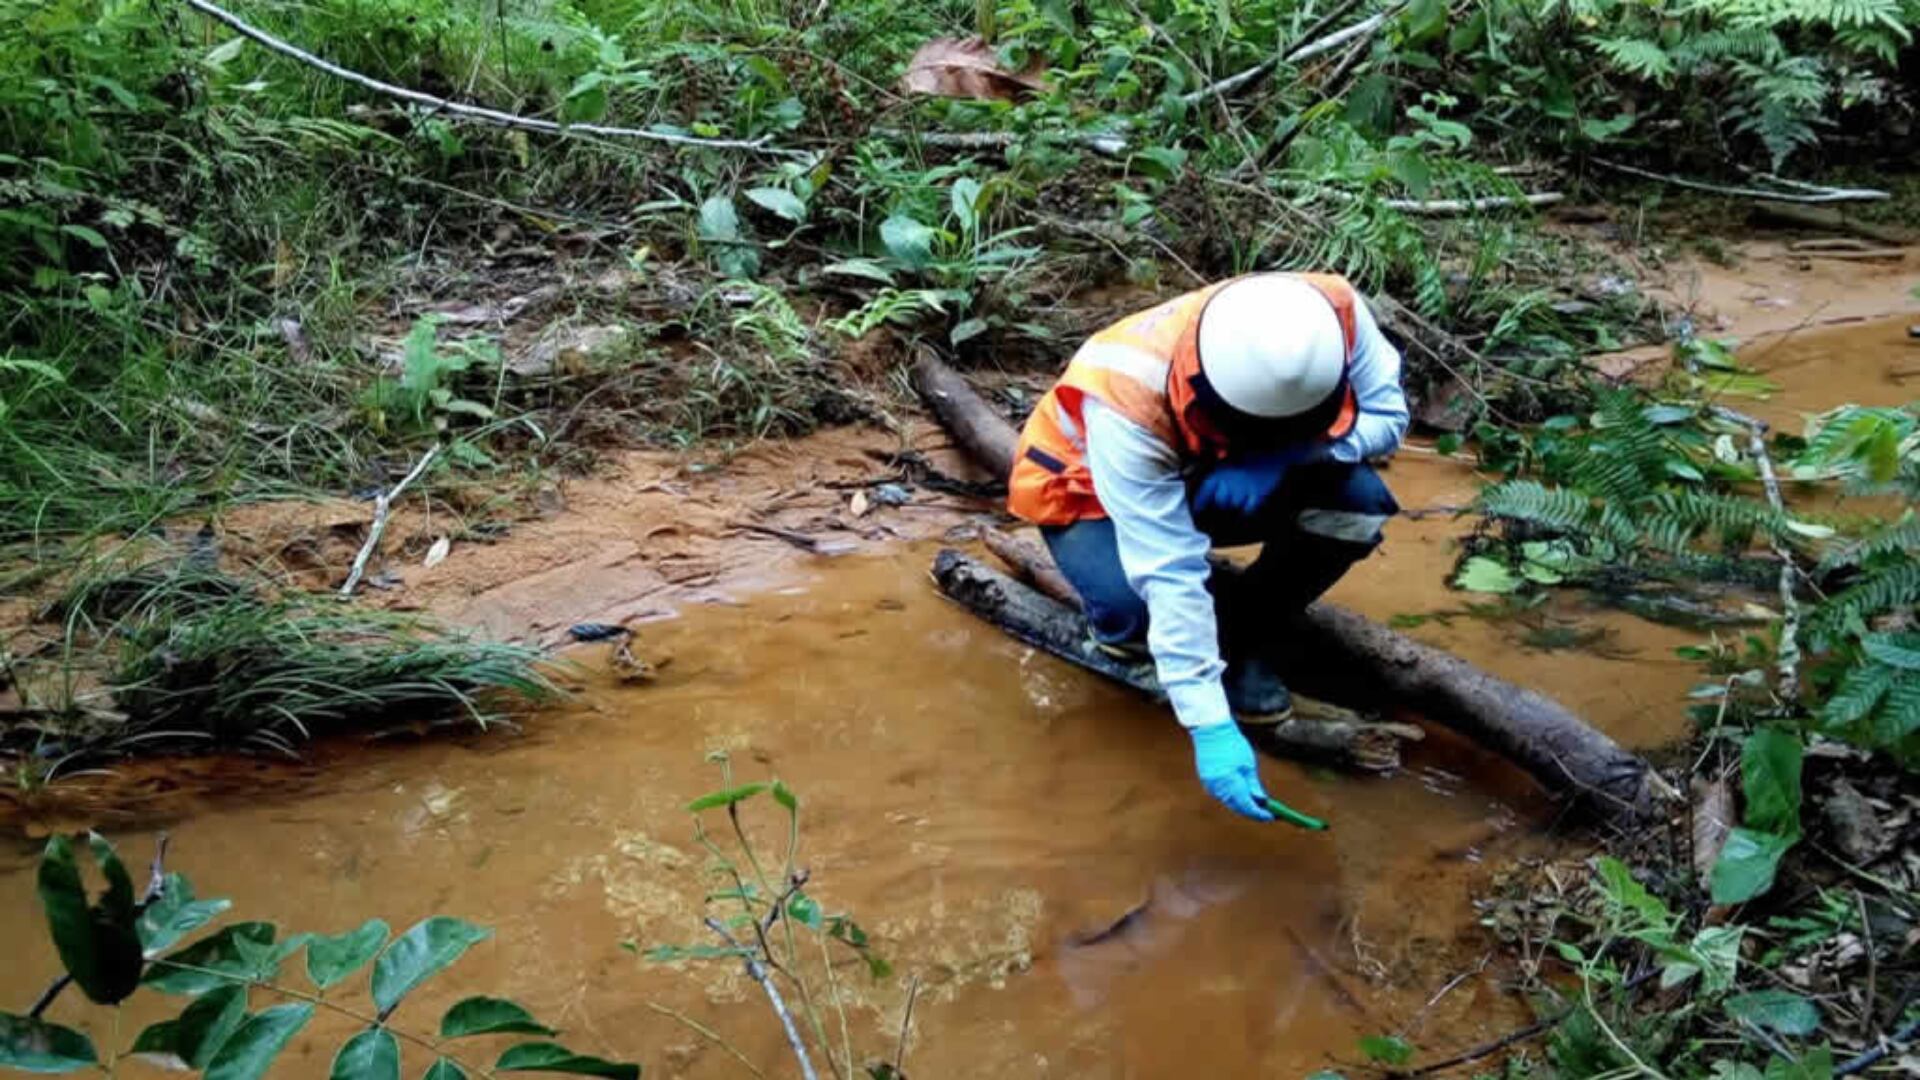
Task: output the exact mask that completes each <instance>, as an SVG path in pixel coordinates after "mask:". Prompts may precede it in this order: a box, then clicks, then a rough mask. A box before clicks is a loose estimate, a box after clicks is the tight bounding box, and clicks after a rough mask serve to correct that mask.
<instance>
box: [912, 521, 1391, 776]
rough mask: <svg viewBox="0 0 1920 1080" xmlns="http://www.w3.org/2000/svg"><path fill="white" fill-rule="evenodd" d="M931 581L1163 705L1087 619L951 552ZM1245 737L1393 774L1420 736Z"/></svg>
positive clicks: (1331, 727) (995, 620)
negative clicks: (1096, 639) (1099, 643)
mask: <svg viewBox="0 0 1920 1080" xmlns="http://www.w3.org/2000/svg"><path fill="white" fill-rule="evenodd" d="M1056 573H1057V571H1056ZM933 579H934V582H935V584H937V585H938V586H939V588H940V591H941V592H942V593H944V594H946V596H947V598H948V599H950V600H953V601H954V602H955V603H958V604H959V605H960V606H961V607H964V608H966V609H967V610H968V611H971V612H973V613H974V614H975V615H978V616H979V617H980V618H982V619H985V620H986V621H987V622H989V623H992V624H993V625H994V626H997V627H999V628H1000V629H1001V630H1003V631H1005V632H1006V633H1007V634H1008V635H1009V636H1011V637H1013V638H1015V639H1017V640H1020V641H1024V642H1026V643H1027V644H1029V645H1032V646H1033V647H1034V648H1037V649H1039V650H1041V651H1042V652H1046V653H1049V654H1051V655H1053V656H1057V657H1059V658H1060V659H1062V660H1065V661H1067V662H1068V663H1071V664H1075V665H1077V666H1079V667H1082V668H1085V669H1086V670H1088V671H1091V672H1093V673H1094V674H1096V675H1103V676H1105V677H1106V678H1109V679H1112V680H1113V681H1114V682H1117V683H1120V684H1122V685H1124V686H1127V687H1129V688H1131V689H1133V690H1136V691H1138V692H1140V693H1142V694H1145V695H1146V696H1147V697H1149V698H1151V699H1152V700H1154V701H1160V702H1164V701H1165V700H1166V693H1165V691H1163V690H1162V689H1161V688H1160V681H1159V680H1158V679H1157V678H1155V677H1154V673H1153V664H1152V663H1151V662H1150V661H1140V662H1131V663H1130V662H1128V661H1126V660H1122V659H1120V658H1118V657H1115V656H1112V655H1110V654H1108V653H1107V652H1105V651H1103V650H1101V649H1098V648H1095V647H1094V646H1093V644H1092V641H1093V639H1092V636H1091V635H1090V634H1089V633H1088V632H1087V620H1086V618H1085V617H1084V616H1082V615H1081V614H1080V612H1079V611H1078V610H1076V609H1075V608H1071V607H1068V606H1067V605H1065V604H1062V603H1060V602H1059V601H1057V600H1054V599H1053V598H1051V597H1048V596H1044V595H1042V594H1041V593H1040V592H1038V591H1037V590H1035V589H1033V588H1030V587H1028V586H1027V585H1024V584H1022V583H1020V582H1018V581H1016V580H1014V579H1013V578H1011V577H1009V576H1007V575H1006V574H1002V573H1001V572H999V571H998V570H995V569H993V568H992V567H990V566H988V565H986V564H985V563H982V562H980V561H978V560H976V559H972V558H969V557H968V556H966V555H964V554H962V553H961V552H958V551H954V550H952V549H946V550H943V551H941V552H940V553H939V554H938V555H936V556H934V560H933ZM1248 732H1249V737H1251V738H1252V739H1253V740H1254V741H1255V742H1257V743H1260V744H1261V745H1263V746H1265V747H1266V748H1267V749H1269V750H1271V751H1273V752H1274V753H1278V754H1281V755H1284V756H1286V757H1291V758H1301V759H1305V760H1309V761H1323V762H1327V763H1329V764H1333V765H1339V766H1341V767H1343V768H1348V769H1354V770H1357V771H1359V772H1370V773H1391V772H1395V771H1397V770H1398V769H1399V768H1400V764H1401V756H1400V747H1401V744H1402V743H1403V742H1409V741H1418V740H1419V739H1420V738H1421V737H1422V733H1421V731H1420V729H1419V728H1417V727H1413V726H1412V725H1409V724H1391V723H1373V722H1369V721H1366V720H1360V719H1353V720H1345V719H1338V720H1334V719H1329V720H1308V719H1303V718H1301V717H1298V716H1296V717H1294V718H1292V719H1289V720H1283V721H1281V722H1280V723H1278V724H1271V725H1268V724H1255V725H1249V727H1248Z"/></svg>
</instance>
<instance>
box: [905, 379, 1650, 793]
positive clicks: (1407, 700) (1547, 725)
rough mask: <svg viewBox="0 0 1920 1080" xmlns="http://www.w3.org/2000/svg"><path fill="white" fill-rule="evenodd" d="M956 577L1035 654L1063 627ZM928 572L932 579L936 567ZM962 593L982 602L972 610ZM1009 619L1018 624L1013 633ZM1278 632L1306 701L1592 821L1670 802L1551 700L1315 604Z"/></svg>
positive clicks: (942, 391)
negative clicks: (1473, 747)
mask: <svg viewBox="0 0 1920 1080" xmlns="http://www.w3.org/2000/svg"><path fill="white" fill-rule="evenodd" d="M910 374H911V379H912V382H913V385H914V387H915V388H916V389H918V390H919V391H920V392H921V394H922V395H923V396H925V397H926V398H927V403H928V406H929V407H930V408H931V409H932V410H933V412H934V415H935V416H936V417H938V418H939V419H940V421H941V423H942V424H944V425H945V426H946V427H947V430H948V431H949V432H950V433H951V434H952V435H953V437H954V439H955V440H956V441H957V442H958V443H959V444H960V445H961V447H962V449H964V450H966V451H967V452H968V453H969V454H971V455H972V456H973V457H974V459H975V460H977V461H979V462H980V464H982V465H983V466H985V467H987V468H989V469H991V470H993V472H994V473H995V474H996V475H998V476H1000V477H1001V478H1005V477H1006V476H1007V475H1008V473H1009V472H1011V470H1012V467H1013V450H1014V447H1015V445H1016V443H1017V435H1016V433H1015V432H1014V430H1013V426H1012V425H1011V424H1009V423H1008V422H1007V421H1006V420H1005V419H1003V418H1002V417H1001V416H1000V415H999V414H998V413H996V412H995V411H994V410H993V409H992V408H991V407H990V406H988V405H987V403H986V402H985V401H984V400H982V399H981V398H980V396H979V394H977V393H975V392H974V391H973V389H972V388H971V387H970V386H969V385H968V384H967V382H966V380H965V379H964V378H962V377H961V376H960V374H959V373H958V372H956V371H954V370H953V369H952V368H951V367H949V366H948V365H947V364H946V363H944V362H943V361H941V360H940V358H939V357H937V356H935V355H933V354H932V353H931V352H926V351H923V352H922V353H921V355H920V356H919V358H918V359H916V361H915V362H914V365H913V370H912V371H911V373H910ZM942 559H943V560H944V561H945V564H946V567H947V570H948V576H949V577H953V576H954V574H955V573H956V572H957V570H956V568H957V567H958V566H959V564H958V563H956V562H955V561H954V559H952V558H948V557H946V556H944V555H943V556H942ZM973 566H974V567H978V566H979V564H977V563H975V564H973ZM1221 572H1230V571H1227V570H1225V569H1223V570H1222V571H1221ZM966 573H967V574H968V575H969V576H970V579H969V581H968V582H967V588H962V589H958V590H956V589H947V590H946V591H947V592H948V595H950V596H954V598H955V599H956V600H959V601H960V602H962V603H963V604H967V605H968V606H969V607H970V608H972V609H973V610H975V611H977V612H979V613H980V614H981V615H982V617H984V618H987V619H988V620H989V621H991V622H994V623H995V625H998V626H1002V627H1003V628H1005V629H1008V630H1009V631H1010V632H1013V633H1015V634H1016V635H1017V636H1021V637H1022V639H1023V640H1028V641H1029V642H1030V643H1033V644H1036V645H1040V646H1041V647H1049V646H1047V645H1046V644H1044V643H1045V642H1047V641H1052V640H1054V635H1056V634H1057V633H1060V632H1062V630H1061V628H1060V627H1059V626H1058V625H1056V620H1054V619H1053V618H1052V615H1053V613H1052V612H1050V611H1049V610H1048V609H1046V608H1038V609H1036V608H1034V607H1033V601H1043V600H1044V599H1045V598H1044V597H1040V596H1039V595H1038V594H1037V593H1034V592H1033V591H1032V590H1026V595H1025V596H1022V595H1020V594H1018V593H1012V594H1011V595H1010V594H1009V591H1008V590H1007V589H1006V588H1005V587H1004V586H996V587H995V588H992V589H976V588H973V583H972V580H971V578H972V576H974V574H975V572H974V571H973V570H971V569H969V570H967V571H966ZM935 575H936V578H938V577H939V576H940V568H939V567H938V566H936V570H935ZM1007 584H1008V585H1017V583H1015V582H1011V581H1008V582H1007ZM945 588H946V586H945V585H943V589H945ZM968 596H973V597H975V598H976V599H983V598H984V600H985V602H983V603H980V604H975V603H971V602H969V600H968V599H967V597H968ZM1056 606H1057V605H1056ZM1009 622H1018V623H1019V629H1015V628H1014V627H1013V626H1009V625H1008V623H1009ZM1076 632H1077V631H1076ZM1283 634H1284V638H1285V647H1284V648H1279V649H1275V650H1274V654H1275V655H1274V660H1275V662H1276V663H1277V665H1278V666H1279V667H1280V670H1281V674H1282V676H1283V677H1285V678H1286V679H1288V680H1289V683H1290V685H1293V686H1295V687H1297V688H1298V689H1299V690H1301V691H1303V692H1305V693H1307V694H1311V695H1314V696H1316V697H1323V698H1326V699H1329V700H1332V701H1337V702H1339V703H1341V704H1344V705H1351V706H1355V707H1359V708H1379V707H1389V706H1391V707H1399V708H1404V709H1407V710H1409V711H1411V712H1413V713H1416V714H1418V715H1419V716H1421V717H1423V718H1425V719H1427V720H1429V721H1431V722H1434V723H1437V724H1441V725H1444V726H1446V727H1449V728H1452V729H1453V730H1455V731H1458V732H1460V733H1461V734H1463V735H1465V736H1467V737H1468V738H1470V739H1473V740H1474V741H1475V742H1477V743H1479V744H1481V745H1482V746H1485V747H1486V748H1487V749H1489V750H1492V751H1494V752H1496V753H1498V754H1501V755H1502V756H1504V757H1506V758H1508V759H1509V760H1511V761H1513V762H1514V763H1515V764H1517V765H1519V766H1520V767H1521V768H1523V769H1525V770H1526V771H1527V772H1528V773H1529V774H1531V775H1532V776H1533V777H1534V779H1535V780H1537V781H1538V782H1539V783H1540V784H1541V785H1542V786H1543V787H1544V788H1546V789H1547V790H1548V791H1550V792H1553V793H1555V794H1558V795H1561V796H1564V797H1567V798H1570V799H1572V800H1574V801H1576V802H1578V803H1580V804H1581V805H1582V806H1583V807H1584V808H1585V809H1588V810H1590V811H1592V812H1594V813H1596V814H1598V815H1599V816H1602V817H1606V818H1612V819H1616V820H1630V819H1632V818H1635V817H1639V816H1642V815H1645V814H1647V813H1649V812H1651V811H1652V810H1653V809H1654V807H1655V805H1656V803H1657V802H1658V801H1660V800H1663V799H1666V798H1670V797H1672V792H1671V788H1670V787H1669V785H1667V784H1666V783H1665V781H1663V780H1662V779H1661V778H1660V776H1659V774H1658V773H1656V772H1654V770H1653V769H1652V768H1650V767H1649V766H1648V765H1647V763H1646V761H1645V760H1643V759H1642V758H1640V757H1639V756H1637V755H1635V754H1632V753H1629V752H1628V751H1626V750H1625V749H1623V748H1621V746H1620V745H1619V744H1618V743H1616V742H1614V741H1613V740H1612V739H1611V738H1609V737H1608V736H1607V735H1606V734H1605V733H1603V732H1601V731H1598V730H1596V729H1595V728H1593V727H1592V726H1590V725H1588V724H1587V723H1586V722H1585V721H1583V720H1581V719H1580V718H1579V717H1578V716H1575V715H1574V714H1573V713H1572V712H1570V711H1569V710H1568V709H1567V708H1566V707H1565V706H1563V705H1561V704H1560V703H1558V702H1556V701H1554V700H1553V699H1551V698H1549V697H1547V696H1545V695H1543V694H1540V693H1537V692H1535V691H1532V690H1527V689H1523V688H1522V687H1519V686H1516V685H1514V684H1513V683H1510V682H1507V681H1506V680H1504V679H1500V678H1498V677H1496V676H1493V675H1490V674H1488V673H1487V672H1485V671H1482V670H1480V669H1479V668H1476V667H1474V666H1473V665H1472V664H1469V663H1467V662H1466V661H1464V660H1461V659H1460V658H1459V657H1456V656H1453V655H1451V654H1449V653H1447V652H1445V651H1443V650H1440V649H1436V648H1434V647H1432V646H1430V645H1423V644H1421V643H1420V642H1418V641H1415V640H1413V639H1412V638H1410V637H1407V636H1406V635H1404V634H1400V633H1397V632H1395V631H1393V630H1390V629H1388V628H1386V627H1384V626H1380V625H1378V624H1377V623H1373V622H1371V621H1369V620H1368V619H1366V618H1364V617H1363V616H1360V615H1358V614H1355V613H1354V612H1351V611H1348V610H1346V609H1344V608H1341V607H1339V606H1337V605H1334V604H1328V603H1324V602H1323V603H1318V604H1315V605H1313V606H1312V607H1311V608H1309V609H1308V610H1307V611H1306V612H1305V613H1303V614H1302V615H1300V616H1298V617H1297V618H1296V619H1295V620H1293V621H1292V622H1291V623H1290V625H1289V626H1288V627H1287V629H1286V630H1285V631H1283ZM1049 648H1050V647H1049ZM1050 651H1052V650H1051V649H1050ZM1122 681H1126V680H1124V679H1123V680H1122Z"/></svg>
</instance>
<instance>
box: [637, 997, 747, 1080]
mask: <svg viewBox="0 0 1920 1080" xmlns="http://www.w3.org/2000/svg"><path fill="white" fill-rule="evenodd" d="M647 1008H649V1009H652V1010H653V1011H654V1012H657V1013H659V1014H660V1015H662V1016H668V1017H672V1018H673V1019H675V1020H678V1021H680V1022H681V1023H682V1024H685V1025H686V1026H687V1027H689V1028H691V1029H693V1030H694V1031H695V1032H696V1033H698V1034H700V1035H702V1036H704V1037H705V1038H706V1039H707V1041H709V1042H711V1043H713V1044H714V1045H715V1046H718V1047H719V1048H720V1049H722V1050H725V1051H726V1052H727V1053H729V1054H732V1055H733V1059H734V1060H735V1061H738V1062H739V1063H740V1064H741V1065H743V1066H745V1067H746V1070H747V1071H748V1072H750V1073H752V1074H753V1075H755V1076H758V1077H761V1078H762V1080H764V1078H765V1077H766V1075H767V1074H766V1073H763V1072H761V1071H760V1067H759V1066H758V1065H755V1064H754V1063H753V1059H751V1058H749V1057H747V1055H745V1054H743V1053H741V1052H740V1048H739V1047H737V1046H735V1045H733V1044H732V1043H730V1042H728V1041H727V1040H726V1039H724V1038H722V1037H721V1035H720V1033H719V1032H717V1031H715V1030H713V1029H712V1028H710V1027H708V1026H707V1025H705V1024H702V1023H701V1022H700V1021H698V1020H695V1019H694V1018H693V1017H691V1016H688V1015H687V1014H686V1013H683V1012H681V1011H680V1010H678V1009H671V1008H668V1007H667V1006H665V1005H662V1004H660V1003H659V1002H657V1001H649V1002H647Z"/></svg>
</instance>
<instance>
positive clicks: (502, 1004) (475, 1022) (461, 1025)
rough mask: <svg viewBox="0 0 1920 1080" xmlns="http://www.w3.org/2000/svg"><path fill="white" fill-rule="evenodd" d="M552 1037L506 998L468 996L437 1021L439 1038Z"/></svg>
mask: <svg viewBox="0 0 1920 1080" xmlns="http://www.w3.org/2000/svg"><path fill="white" fill-rule="evenodd" d="M505 1032H511V1033H513V1034H517V1035H553V1034H556V1032H555V1031H554V1030H553V1029H552V1028H550V1027H547V1026H546V1025H545V1024H542V1023H540V1022H539V1021H537V1020H535V1019H534V1018H533V1014H532V1013H530V1012H528V1011H527V1010H526V1009H524V1008H522V1007H520V1006H519V1005H518V1004H515V1003H514V1002H511V1001H508V1000H507V999H506V998H496V997H470V998H467V999H466V1000H464V1001H461V1002H457V1003H456V1004H455V1005H454V1006H453V1008H451V1009H448V1010H447V1015H445V1016H443V1017H441V1018H440V1037H441V1038H443V1039H457V1038H459V1037H461V1036H463V1035H497V1034H501V1033H505Z"/></svg>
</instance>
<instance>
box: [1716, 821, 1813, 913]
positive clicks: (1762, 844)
mask: <svg viewBox="0 0 1920 1080" xmlns="http://www.w3.org/2000/svg"><path fill="white" fill-rule="evenodd" d="M1795 839H1796V838H1795V837H1791V836H1781V835H1779V834H1778V833H1769V832H1755V831H1754V830H1752V829H1746V828H1739V829H1734V830H1733V831H1732V832H1729V833H1728V834H1727V843H1726V846H1725V847H1723V848H1721V849H1720V858H1719V860H1718V861H1717V862H1715V863H1714V864H1713V872H1712V874H1711V875H1710V876H1709V882H1710V884H1711V886H1712V889H1711V891H1712V894H1713V902H1714V903H1716V904H1739V903H1743V902H1745V901H1748V900H1751V899H1753V898H1754V897H1756V896H1759V895H1761V894H1763V893H1765V892H1766V891H1767V890H1768V889H1771V888H1773V876H1774V873H1775V872H1776V871H1778V870H1779V869H1780V858H1781V856H1783V855H1785V854H1786V853H1787V849H1789V848H1791V847H1793V845H1794V841H1795Z"/></svg>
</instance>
